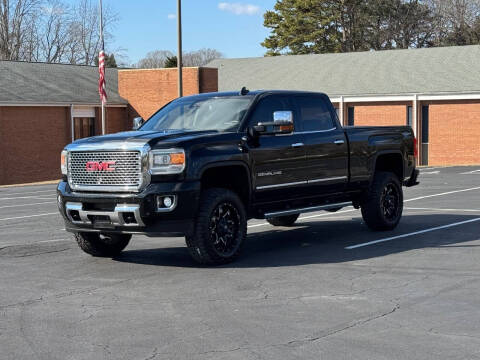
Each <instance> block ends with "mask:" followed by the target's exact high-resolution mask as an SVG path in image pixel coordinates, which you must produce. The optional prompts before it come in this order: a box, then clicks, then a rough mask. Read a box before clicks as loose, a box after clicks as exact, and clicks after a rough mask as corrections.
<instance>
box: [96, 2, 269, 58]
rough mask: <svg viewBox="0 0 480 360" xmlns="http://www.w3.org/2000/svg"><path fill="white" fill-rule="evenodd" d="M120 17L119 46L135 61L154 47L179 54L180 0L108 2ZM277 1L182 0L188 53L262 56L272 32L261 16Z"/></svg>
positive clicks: (118, 26) (117, 35)
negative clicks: (203, 51) (202, 50)
mask: <svg viewBox="0 0 480 360" xmlns="http://www.w3.org/2000/svg"><path fill="white" fill-rule="evenodd" d="M104 3H106V4H109V6H111V7H112V8H113V9H114V10H115V11H116V12H117V13H118V14H119V16H120V21H119V22H118V23H117V26H116V28H115V30H114V35H115V44H114V45H113V46H110V48H118V47H122V48H124V49H126V54H127V55H128V57H129V60H130V62H131V63H134V62H137V61H138V60H140V59H141V58H142V57H143V56H144V55H145V54H146V53H147V52H149V51H152V50H157V49H158V50H164V49H168V50H171V51H174V52H176V47H177V39H176V34H177V32H176V31H177V28H176V26H177V25H176V24H177V22H176V11H177V1H176V0H135V1H130V0H121V1H118V0H117V1H115V0H104ZM274 4H275V0H252V1H247V2H241V1H240V2H237V1H231V2H230V1H215V0H183V1H182V20H183V48H184V51H191V50H197V49H200V48H204V47H209V48H214V49H217V50H219V51H220V52H222V53H223V54H224V55H225V56H226V57H252V56H263V54H264V53H265V49H264V48H262V46H260V42H262V41H263V40H264V39H265V37H266V36H267V35H268V31H267V29H265V28H264V27H263V14H264V12H265V11H266V10H270V9H273V6H274Z"/></svg>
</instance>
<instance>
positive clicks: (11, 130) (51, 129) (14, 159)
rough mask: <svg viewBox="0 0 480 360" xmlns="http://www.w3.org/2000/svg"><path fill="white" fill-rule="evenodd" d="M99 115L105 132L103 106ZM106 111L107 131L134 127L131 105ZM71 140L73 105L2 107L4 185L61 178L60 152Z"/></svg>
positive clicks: (1, 172) (98, 121) (0, 148)
mask: <svg viewBox="0 0 480 360" xmlns="http://www.w3.org/2000/svg"><path fill="white" fill-rule="evenodd" d="M96 114H97V119H96V123H95V126H96V133H97V134H101V132H102V127H101V126H102V125H101V119H100V111H99V108H97V111H96ZM106 114H107V116H106V125H107V133H112V132H118V131H124V130H127V129H129V128H130V125H129V121H128V118H127V108H107V110H106ZM71 139H72V135H71V129H70V108H69V107H51V106H39V107H28V106H23V107H20V106H5V107H0V154H2V161H1V162H0V185H6V184H21V183H30V182H37V181H46V180H55V179H60V177H61V174H60V152H61V151H62V149H63V148H64V147H65V145H67V144H69V143H70V142H71Z"/></svg>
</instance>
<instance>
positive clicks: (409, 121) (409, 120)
mask: <svg viewBox="0 0 480 360" xmlns="http://www.w3.org/2000/svg"><path fill="white" fill-rule="evenodd" d="M407 126H410V127H412V128H413V107H412V106H407Z"/></svg>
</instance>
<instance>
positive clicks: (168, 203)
mask: <svg viewBox="0 0 480 360" xmlns="http://www.w3.org/2000/svg"><path fill="white" fill-rule="evenodd" d="M176 202H177V199H176V196H175V195H164V196H161V195H159V196H157V211H158V212H165V211H172V210H173V209H174V208H175V206H176Z"/></svg>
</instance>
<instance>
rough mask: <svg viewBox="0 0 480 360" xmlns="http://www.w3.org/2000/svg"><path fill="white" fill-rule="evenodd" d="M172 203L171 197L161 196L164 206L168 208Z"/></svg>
mask: <svg viewBox="0 0 480 360" xmlns="http://www.w3.org/2000/svg"><path fill="white" fill-rule="evenodd" d="M172 204H173V200H172V198H171V197H169V196H165V197H164V198H163V205H165V207H167V208H169V207H170V206H172Z"/></svg>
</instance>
